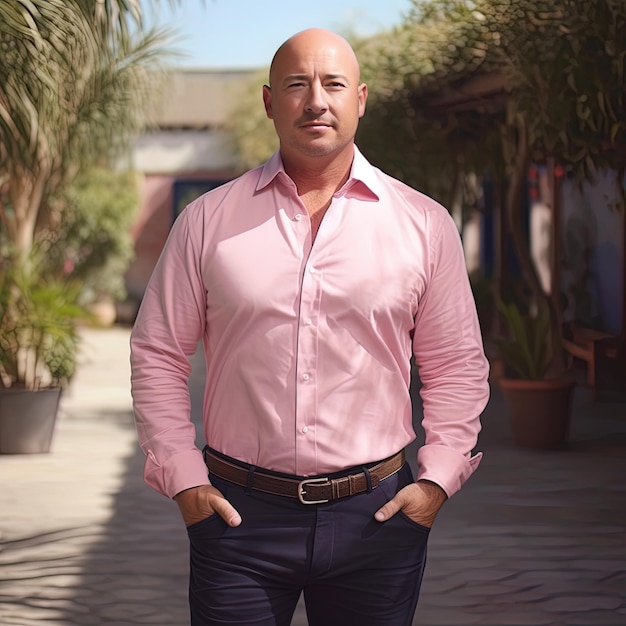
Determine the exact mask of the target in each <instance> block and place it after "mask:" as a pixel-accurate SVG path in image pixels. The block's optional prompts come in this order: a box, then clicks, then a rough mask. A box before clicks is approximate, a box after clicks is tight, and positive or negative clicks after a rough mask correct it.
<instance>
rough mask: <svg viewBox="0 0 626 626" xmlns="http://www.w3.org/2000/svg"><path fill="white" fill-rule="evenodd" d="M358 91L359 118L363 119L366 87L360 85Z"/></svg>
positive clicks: (362, 84)
mask: <svg viewBox="0 0 626 626" xmlns="http://www.w3.org/2000/svg"><path fill="white" fill-rule="evenodd" d="M358 90H359V117H363V116H364V115H365V103H366V102H367V85H366V84H365V83H361V84H360V85H359V86H358Z"/></svg>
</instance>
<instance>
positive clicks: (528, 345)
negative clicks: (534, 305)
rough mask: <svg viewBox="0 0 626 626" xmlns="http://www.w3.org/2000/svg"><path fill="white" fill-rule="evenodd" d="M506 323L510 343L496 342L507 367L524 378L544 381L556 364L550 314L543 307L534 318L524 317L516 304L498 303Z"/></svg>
mask: <svg viewBox="0 0 626 626" xmlns="http://www.w3.org/2000/svg"><path fill="white" fill-rule="evenodd" d="M498 310H499V311H500V313H502V316H503V318H504V320H505V322H506V331H507V335H508V337H507V338H506V339H494V343H495V345H496V347H497V348H498V350H499V352H500V356H501V357H502V358H503V359H504V362H505V364H506V365H507V366H508V367H509V368H510V369H512V370H513V371H514V372H515V373H516V374H517V375H518V376H519V377H520V378H523V379H525V380H541V379H543V378H545V376H546V374H547V373H548V371H549V369H550V365H551V364H552V356H553V354H552V340H551V333H552V331H551V322H550V311H549V309H548V308H547V306H544V305H541V306H539V307H538V309H537V313H536V314H534V315H530V314H528V313H527V314H526V315H523V314H522V312H521V310H520V308H519V306H518V305H517V304H516V303H515V302H510V303H508V304H506V303H504V302H502V301H501V300H500V301H498Z"/></svg>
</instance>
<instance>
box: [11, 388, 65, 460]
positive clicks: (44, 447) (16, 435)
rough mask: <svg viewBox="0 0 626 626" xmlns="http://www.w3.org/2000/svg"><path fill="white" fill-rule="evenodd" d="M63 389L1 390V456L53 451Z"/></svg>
mask: <svg viewBox="0 0 626 626" xmlns="http://www.w3.org/2000/svg"><path fill="white" fill-rule="evenodd" d="M60 398H61V388H60V387H53V388H50V389H40V390H38V391H33V390H30V389H13V388H11V389H0V454H33V453H43V452H49V451H50V444H51V443H52V435H53V433H54V425H55V422H56V416H57V411H58V408H59V400H60Z"/></svg>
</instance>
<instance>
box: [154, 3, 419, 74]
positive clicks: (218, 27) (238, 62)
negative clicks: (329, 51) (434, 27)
mask: <svg viewBox="0 0 626 626" xmlns="http://www.w3.org/2000/svg"><path fill="white" fill-rule="evenodd" d="M157 5H158V9H157V14H156V17H155V18H154V19H155V20H156V22H157V23H158V24H159V25H163V26H168V27H170V28H173V29H175V30H176V32H177V42H176V47H177V49H179V50H180V51H182V52H184V53H185V55H186V56H185V57H183V58H181V59H177V60H176V61H175V64H176V65H178V66H181V67H189V68H220V69H224V68H226V69H229V68H255V67H265V66H268V65H269V64H270V61H271V60H272V56H273V54H274V51H275V50H276V48H278V46H279V45H280V44H281V43H282V42H283V41H285V39H287V38H288V37H290V36H291V35H293V34H294V33H296V32H298V31H300V30H303V29H305V28H310V27H320V28H327V29H329V30H333V31H335V32H338V33H340V34H343V35H345V34H348V33H354V34H356V35H359V36H367V35H372V34H374V33H376V32H379V31H381V30H386V29H389V28H392V27H393V26H395V25H397V24H399V23H401V22H402V17H403V15H404V14H406V13H408V11H409V10H410V9H411V6H412V3H411V0H317V1H315V2H301V1H299V0H204V2H202V0H182V1H181V2H180V4H179V6H177V7H175V8H174V9H170V8H169V4H168V3H167V2H165V1H162V2H160V3H157Z"/></svg>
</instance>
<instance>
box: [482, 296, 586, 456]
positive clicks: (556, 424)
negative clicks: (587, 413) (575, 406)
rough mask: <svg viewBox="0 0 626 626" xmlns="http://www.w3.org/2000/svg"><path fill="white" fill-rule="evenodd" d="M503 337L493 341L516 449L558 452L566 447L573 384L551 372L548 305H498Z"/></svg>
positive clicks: (552, 351) (555, 360)
mask: <svg viewBox="0 0 626 626" xmlns="http://www.w3.org/2000/svg"><path fill="white" fill-rule="evenodd" d="M498 309H499V311H500V313H501V314H502V317H503V319H504V322H505V332H506V336H505V337H504V338H499V339H494V344H495V345H496V348H497V350H498V353H499V355H500V357H501V359H502V361H503V363H504V372H503V375H502V376H501V377H499V378H498V385H499V387H500V389H501V390H502V393H503V395H504V399H505V402H506V404H507V407H508V410H509V415H510V419H511V430H512V434H513V440H514V442H515V444H516V445H519V446H521V447H525V448H537V449H558V448H563V447H564V446H565V444H566V441H567V436H568V431H569V422H570V409H571V397H572V391H573V388H574V381H573V380H571V378H570V377H569V376H568V375H567V374H566V373H565V372H564V371H563V370H562V369H561V368H558V367H555V364H558V363H560V362H561V361H562V356H563V355H562V354H555V345H558V344H555V342H554V341H553V337H552V333H553V325H552V323H551V321H550V311H549V309H548V307H547V305H546V304H545V303H544V302H542V301H540V303H539V305H537V306H535V307H534V309H535V310H532V309H530V310H524V309H521V308H520V306H519V305H518V304H517V303H516V302H510V303H506V304H505V303H504V302H502V301H500V302H499V303H498Z"/></svg>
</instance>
